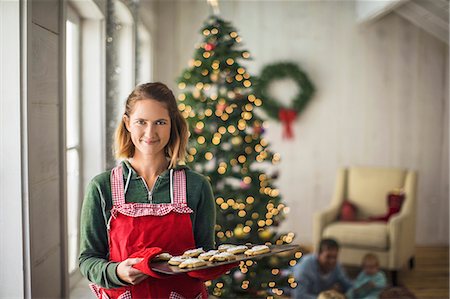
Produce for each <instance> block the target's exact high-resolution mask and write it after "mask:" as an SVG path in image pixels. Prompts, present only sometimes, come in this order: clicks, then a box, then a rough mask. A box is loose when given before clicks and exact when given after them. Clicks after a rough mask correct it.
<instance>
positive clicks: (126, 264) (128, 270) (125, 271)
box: [116, 258, 148, 285]
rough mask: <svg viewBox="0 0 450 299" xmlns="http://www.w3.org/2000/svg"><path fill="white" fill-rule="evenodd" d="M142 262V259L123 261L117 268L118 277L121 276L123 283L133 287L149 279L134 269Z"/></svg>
mask: <svg viewBox="0 0 450 299" xmlns="http://www.w3.org/2000/svg"><path fill="white" fill-rule="evenodd" d="M142 260H143V259H142V258H129V259H126V260H124V261H122V262H121V263H119V265H118V266H117V270H116V271H117V276H119V278H120V279H121V280H122V281H124V282H127V283H131V284H132V285H136V284H138V283H140V282H142V281H143V280H144V279H146V278H148V275H147V274H144V273H142V272H141V271H139V270H138V269H135V268H133V267H132V266H133V265H134V264H137V263H139V262H141V261H142Z"/></svg>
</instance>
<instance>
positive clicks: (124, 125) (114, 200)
mask: <svg viewBox="0 0 450 299" xmlns="http://www.w3.org/2000/svg"><path fill="white" fill-rule="evenodd" d="M187 138H188V130H187V124H186V121H185V120H184V118H183V116H182V115H181V113H180V112H179V110H178V107H177V104H176V100H175V97H174V96H173V93H172V91H171V90H170V89H169V88H167V86H166V85H164V84H162V83H146V84H142V85H139V86H137V87H136V88H135V89H134V90H133V92H132V93H131V94H130V95H129V97H128V99H127V102H126V106H125V111H124V113H123V116H122V119H121V121H120V123H119V126H118V127H117V130H116V138H115V141H116V142H115V154H116V157H117V158H119V159H123V160H124V161H122V163H120V164H119V165H118V166H116V167H115V168H113V169H112V170H111V171H107V172H105V173H102V174H100V175H98V176H96V177H95V178H94V179H93V180H92V181H91V183H90V185H89V186H88V188H87V192H86V197H85V200H84V202H83V209H82V216H81V240H80V257H79V261H80V270H81V272H82V273H83V275H85V276H86V277H87V278H88V279H89V280H91V282H93V284H92V285H91V288H92V290H93V291H94V292H95V294H96V295H97V297H98V298H104V297H105V296H104V295H105V294H106V295H107V297H108V298H111V299H112V298H123V297H127V298H194V297H195V298H207V292H206V289H205V286H204V283H203V282H204V280H210V279H213V278H216V277H217V276H218V274H219V275H220V273H225V272H226V271H228V270H229V269H230V266H218V267H223V268H215V269H214V270H213V272H208V271H205V272H202V273H195V271H194V272H189V274H183V275H177V276H175V277H173V278H171V279H158V278H161V277H160V275H158V274H156V273H154V272H153V271H152V270H148V269H149V267H148V263H149V261H150V260H151V259H152V258H153V257H154V256H156V255H157V254H159V253H160V252H161V251H164V252H167V253H169V254H171V255H173V256H177V255H181V254H182V253H183V252H185V251H186V250H189V249H194V248H199V247H203V248H204V249H206V250H209V249H212V248H213V247H214V225H215V216H216V215H215V203H214V196H213V194H212V190H211V185H210V184H209V182H208V180H207V179H206V178H205V177H204V176H202V175H200V174H198V173H196V172H194V171H192V170H190V169H189V168H187V167H186V166H184V165H182V164H184V163H183V162H184V156H185V151H186V144H187ZM130 256H132V257H133V258H130ZM234 266H235V265H233V266H231V267H234ZM138 269H140V270H138ZM150 276H151V277H152V278H151V279H149V277H150Z"/></svg>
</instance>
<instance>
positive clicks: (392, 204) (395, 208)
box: [370, 191, 405, 222]
mask: <svg viewBox="0 0 450 299" xmlns="http://www.w3.org/2000/svg"><path fill="white" fill-rule="evenodd" d="M404 201H405V193H403V192H402V191H391V192H389V193H388V195H387V202H388V210H387V212H386V214H384V215H382V216H373V217H370V220H374V221H385V222H388V221H389V218H391V217H392V215H395V214H397V213H398V212H400V209H401V208H402V205H403V202H404Z"/></svg>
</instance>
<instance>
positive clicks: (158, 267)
mask: <svg viewBox="0 0 450 299" xmlns="http://www.w3.org/2000/svg"><path fill="white" fill-rule="evenodd" d="M249 248H251V246H249ZM269 248H270V252H267V253H263V254H259V255H251V256H249V255H245V254H243V253H242V254H236V259H235V260H232V261H224V262H209V261H208V262H206V265H205V266H202V267H197V268H189V269H187V268H185V269H181V268H179V267H178V266H172V265H169V264H168V263H167V261H158V262H152V263H151V264H150V266H151V268H152V270H153V271H156V272H159V273H164V274H170V275H174V274H180V273H186V272H190V271H195V270H201V269H209V268H214V267H217V266H222V265H227V264H232V263H236V262H240V261H246V260H254V259H260V258H263V257H267V256H271V255H275V254H279V253H281V252H285V251H293V250H297V251H299V250H300V246H299V245H294V244H284V245H269Z"/></svg>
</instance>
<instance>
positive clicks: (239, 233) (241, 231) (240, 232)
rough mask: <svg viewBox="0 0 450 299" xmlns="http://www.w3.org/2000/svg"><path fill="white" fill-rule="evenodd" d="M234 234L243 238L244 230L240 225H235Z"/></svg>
mask: <svg viewBox="0 0 450 299" xmlns="http://www.w3.org/2000/svg"><path fill="white" fill-rule="evenodd" d="M233 232H234V236H235V237H236V238H238V239H243V238H244V236H245V232H244V229H243V228H242V226H236V228H235V229H234V231H233Z"/></svg>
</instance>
